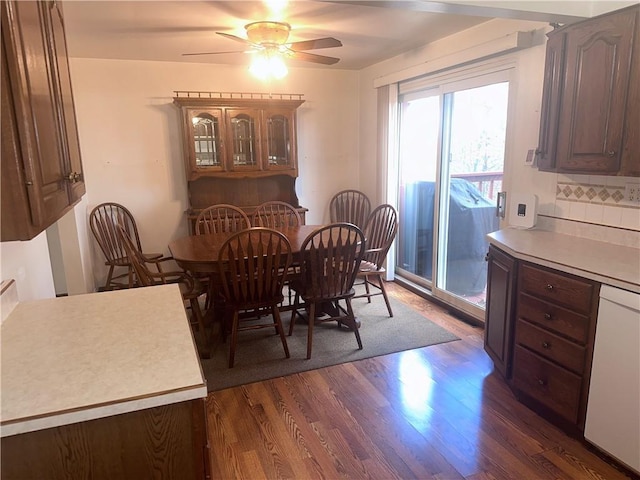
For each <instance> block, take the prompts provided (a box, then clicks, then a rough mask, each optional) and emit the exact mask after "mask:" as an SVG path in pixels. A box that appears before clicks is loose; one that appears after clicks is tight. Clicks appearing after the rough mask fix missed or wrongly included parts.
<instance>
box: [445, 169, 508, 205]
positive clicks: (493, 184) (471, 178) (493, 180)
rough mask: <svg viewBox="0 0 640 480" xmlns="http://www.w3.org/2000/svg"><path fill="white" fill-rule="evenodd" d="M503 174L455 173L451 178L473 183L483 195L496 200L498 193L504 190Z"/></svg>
mask: <svg viewBox="0 0 640 480" xmlns="http://www.w3.org/2000/svg"><path fill="white" fill-rule="evenodd" d="M502 176H503V173H502V172H471V173H455V174H452V175H451V178H464V179H465V180H466V181H468V182H470V183H473V184H474V185H475V186H476V187H477V188H478V190H480V192H482V195H483V196H484V197H485V198H488V199H489V200H495V199H496V197H497V195H498V192H499V191H500V190H501V189H502Z"/></svg>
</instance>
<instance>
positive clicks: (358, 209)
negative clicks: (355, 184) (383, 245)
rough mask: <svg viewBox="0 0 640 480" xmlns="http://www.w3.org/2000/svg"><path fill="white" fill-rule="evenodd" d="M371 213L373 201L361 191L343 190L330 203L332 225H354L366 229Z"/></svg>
mask: <svg viewBox="0 0 640 480" xmlns="http://www.w3.org/2000/svg"><path fill="white" fill-rule="evenodd" d="M369 212H371V201H370V200H369V197H367V196H366V195H365V194H364V193H362V192H361V191H359V190H342V191H341V192H338V193H336V194H335V195H334V196H333V198H331V201H330V202H329V217H330V219H331V222H332V223H336V222H346V223H353V224H354V225H356V226H358V227H360V229H364V226H365V224H366V222H367V218H368V217H369Z"/></svg>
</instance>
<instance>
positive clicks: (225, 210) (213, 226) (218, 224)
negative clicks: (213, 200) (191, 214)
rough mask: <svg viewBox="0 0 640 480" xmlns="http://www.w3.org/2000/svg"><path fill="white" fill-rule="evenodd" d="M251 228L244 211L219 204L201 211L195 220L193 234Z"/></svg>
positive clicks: (233, 206)
mask: <svg viewBox="0 0 640 480" xmlns="http://www.w3.org/2000/svg"><path fill="white" fill-rule="evenodd" d="M249 227H251V222H250V220H249V217H248V216H247V214H246V213H244V210H242V209H241V208H240V207H236V206H235V205H229V204H226V203H219V204H216V205H211V206H210V207H207V208H205V209H204V210H202V211H201V212H200V213H199V214H198V217H197V218H196V224H195V233H196V235H200V234H203V233H218V232H238V231H240V230H244V229H246V228H249Z"/></svg>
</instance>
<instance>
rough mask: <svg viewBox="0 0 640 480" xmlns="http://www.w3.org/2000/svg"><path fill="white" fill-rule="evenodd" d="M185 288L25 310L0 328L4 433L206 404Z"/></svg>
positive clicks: (34, 304)
mask: <svg viewBox="0 0 640 480" xmlns="http://www.w3.org/2000/svg"><path fill="white" fill-rule="evenodd" d="M190 328H191V327H190V326H189V322H188V319H187V316H186V312H185V310H184V307H183V303H182V297H181V295H180V291H179V288H178V286H177V285H175V284H174V285H160V286H156V287H146V288H136V289H131V290H118V291H113V292H103V293H93V294H87V295H74V296H69V297H61V298H55V299H46V300H37V301H31V302H24V303H19V304H18V305H17V306H16V307H15V309H14V310H13V312H12V313H11V314H10V315H9V316H8V317H7V318H6V320H5V321H4V322H3V323H2V331H1V334H2V336H1V342H2V352H1V364H0V369H1V376H0V379H1V385H0V386H1V392H2V393H1V395H2V397H1V404H0V427H1V428H0V434H1V436H8V435H15V434H18V433H24V432H29V431H34V430H41V429H43V428H50V427H55V426H60V425H66V424H70V423H76V422H80V421H86V420H92V419H95V418H102V417H106V416H111V415H116V414H120V413H127V412H132V411H136V410H142V409H145V408H150V407H154V406H159V405H168V404H172V403H176V402H182V401H186V400H191V399H195V398H204V397H206V395H207V388H206V383H205V380H204V377H203V375H202V370H201V368H200V362H199V359H198V353H197V350H196V347H195V345H194V342H193V337H192V334H191V330H190Z"/></svg>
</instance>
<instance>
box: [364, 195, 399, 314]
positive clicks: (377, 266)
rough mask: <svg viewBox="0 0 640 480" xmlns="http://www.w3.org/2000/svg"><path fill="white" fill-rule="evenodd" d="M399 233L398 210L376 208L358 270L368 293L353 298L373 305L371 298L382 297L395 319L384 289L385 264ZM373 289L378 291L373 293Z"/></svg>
mask: <svg viewBox="0 0 640 480" xmlns="http://www.w3.org/2000/svg"><path fill="white" fill-rule="evenodd" d="M397 232H398V214H397V212H396V209H395V208H393V207H392V206H391V205H389V204H384V205H379V206H378V207H376V208H375V209H374V210H373V212H371V215H369V219H368V220H367V225H366V227H365V236H366V238H367V248H366V250H365V252H364V257H363V259H362V263H360V268H359V269H358V275H357V278H358V279H362V280H363V281H364V286H365V290H366V293H364V294H360V295H356V296H354V297H353V298H364V297H366V298H367V301H368V302H369V303H371V297H373V296H375V295H382V296H383V297H384V301H385V303H386V304H387V310H388V312H389V316H390V317H393V311H392V310H391V304H390V303H389V297H387V291H386V290H385V287H384V278H383V277H384V274H385V272H386V270H385V268H384V262H385V260H386V258H387V253H388V252H389V248H391V244H392V243H393V240H394V239H395V237H396V233H397ZM371 287H374V288H375V289H376V291H374V292H372V291H371Z"/></svg>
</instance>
